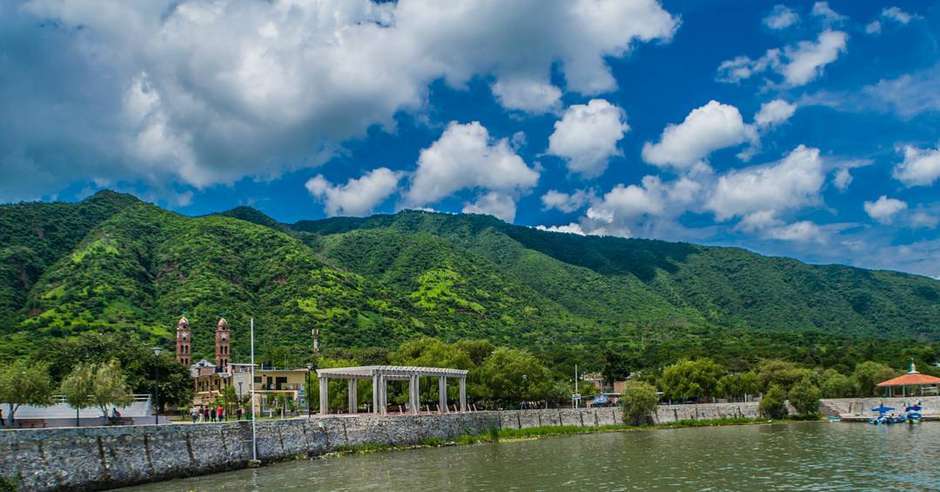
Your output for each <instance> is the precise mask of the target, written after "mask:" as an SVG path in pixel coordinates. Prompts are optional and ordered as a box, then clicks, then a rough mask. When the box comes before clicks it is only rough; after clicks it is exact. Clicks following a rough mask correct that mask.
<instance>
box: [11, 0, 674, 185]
mask: <svg viewBox="0 0 940 492" xmlns="http://www.w3.org/2000/svg"><path fill="white" fill-rule="evenodd" d="M11 18H12V20H11ZM47 21H49V22H47ZM0 23H2V25H0V30H5V31H6V30H7V27H8V26H9V25H10V24H8V23H15V25H16V26H17V29H18V30H17V31H15V32H17V33H19V32H22V33H25V34H24V35H23V36H24V41H23V42H24V43H25V42H32V41H33V40H34V39H35V38H37V37H40V36H39V35H38V31H35V30H32V31H31V30H30V29H45V28H44V27H31V26H55V27H50V29H59V30H60V31H61V32H60V34H62V35H56V36H45V38H47V40H44V41H43V43H42V44H41V45H37V46H40V47H41V48H42V50H43V52H42V53H38V54H36V55H35V56H34V58H36V59H42V58H43V57H44V56H46V55H50V56H54V58H52V59H53V61H55V63H48V64H47V63H43V64H35V63H34V60H33V59H27V58H22V57H17V58H5V59H4V60H3V62H2V66H0V68H2V69H3V71H4V72H5V73H14V74H16V77H17V78H18V79H20V78H22V79H23V80H25V81H28V80H30V79H32V80H34V81H35V80H43V81H44V83H46V82H48V85H52V86H56V90H50V91H47V92H46V93H47V94H48V96H46V99H40V100H38V102H37V97H40V96H36V92H35V91H32V90H26V89H23V91H25V92H23V91H20V92H17V91H19V88H21V87H22V88H29V87H30V86H29V84H22V85H21V84H19V83H17V84H15V85H13V86H8V87H14V88H17V91H12V92H4V93H3V94H0V119H14V115H19V114H26V113H29V114H37V115H39V114H42V113H43V112H49V111H52V113H49V114H45V115H44V116H47V117H48V116H49V115H51V114H54V115H56V117H57V121H61V118H62V117H63V116H64V117H65V122H64V124H65V125H67V126H68V127H69V128H73V129H75V130H70V131H71V132H73V133H74V134H69V135H63V136H66V137H68V140H67V141H62V145H63V147H64V148H67V149H71V152H69V155H70V159H65V160H64V161H68V162H69V164H68V165H66V164H56V162H55V161H54V160H49V159H47V160H46V161H43V162H40V163H38V164H35V166H46V167H49V168H50V171H49V173H48V176H46V175H40V173H30V174H29V175H26V174H24V175H18V174H16V173H12V172H10V171H9V170H10V169H14V168H13V166H9V165H6V164H4V165H3V166H2V167H0V181H6V182H12V181H16V182H20V183H23V182H26V181H27V180H30V181H32V182H42V183H43V185H42V187H43V188H53V189H54V188H55V187H56V184H55V183H59V185H60V186H61V185H62V184H63V183H65V182H69V181H70V180H72V179H87V178H89V177H92V178H93V177H101V176H109V177H114V178H116V179H126V178H134V179H136V178H141V177H143V178H145V179H150V180H152V181H160V180H166V179H173V180H179V181H182V182H184V183H187V184H191V185H194V186H197V187H202V186H208V185H211V184H215V183H230V182H234V181H235V180H238V179H240V178H242V177H245V176H253V177H261V178H268V177H273V176H277V175H279V174H280V173H283V172H284V171H286V170H291V169H296V168H302V167H310V166H314V165H317V164H319V163H321V162H323V161H324V160H326V159H329V158H330V157H331V156H333V155H335V153H336V152H337V151H338V150H339V149H341V148H342V145H343V143H344V142H346V141H347V140H348V139H350V138H357V137H360V136H362V135H365V133H366V131H367V130H368V129H369V128H371V127H374V126H378V127H380V128H383V129H386V130H388V131H394V127H395V115H396V114H398V113H399V112H412V113H422V112H424V111H426V109H427V103H428V101H427V99H428V87H429V85H430V84H431V83H433V82H434V81H437V80H444V81H445V83H447V84H449V85H450V86H452V87H454V88H457V89H458V90H460V89H462V88H464V87H466V84H467V83H468V82H469V81H470V80H473V79H474V78H482V79H484V80H491V81H492V88H493V92H494V95H495V97H496V98H497V99H498V100H499V101H500V102H501V103H502V104H504V105H505V106H506V107H507V108H510V109H520V110H523V111H531V112H540V111H549V110H552V109H553V108H554V107H556V106H557V104H558V101H559V97H560V95H561V93H562V87H559V86H556V85H554V83H553V79H552V74H553V71H556V72H555V73H557V74H558V75H559V76H560V77H559V78H560V79H561V80H562V82H563V88H564V90H565V91H568V92H574V93H580V94H583V95H596V94H599V93H603V92H609V91H613V90H615V89H616V88H617V81H616V80H615V79H614V77H613V76H612V74H611V72H610V67H609V66H608V64H607V60H609V59H616V58H622V57H624V56H626V55H627V54H628V53H629V52H630V51H631V50H632V49H633V48H634V47H635V46H636V45H637V44H638V43H643V42H650V41H669V40H670V39H671V37H672V35H673V33H674V32H675V31H676V29H677V28H678V25H679V19H678V18H677V17H674V16H672V15H670V14H669V12H667V11H665V10H664V9H663V8H662V6H661V5H660V4H659V3H658V2H657V1H656V0H635V1H629V2H626V1H624V2H612V1H601V0H573V1H542V0H521V1H517V2H511V3H504V2H478V1H475V0H453V1H446V2H439V1H433V0H400V1H398V2H382V3H375V2H372V1H369V0H322V1H301V0H271V1H264V2H251V1H249V2H245V1H236V0H217V1H212V2H208V1H203V0H153V1H149V2H109V3H107V5H103V4H102V3H101V2H98V1H94V0H74V1H69V2H62V1H59V0H30V1H28V2H26V3H25V6H24V8H22V9H16V10H15V11H14V12H12V13H11V15H9V16H8V15H4V16H3V19H0ZM23 26H26V27H23ZM20 27H22V28H21V29H20ZM8 32H12V31H8ZM65 33H68V34H67V35H66V34H65ZM55 43H60V44H55ZM21 58H22V59H21ZM60 61H64V62H65V63H62V62H60ZM11 64H12V65H11ZM76 67H77V69H76ZM72 69H75V70H72ZM143 79H146V84H145V85H146V92H147V97H149V98H150V101H151V106H149V107H148V109H149V111H148V113H146V115H145V117H143V118H141V119H138V120H136V121H134V122H125V121H124V120H123V117H122V118H117V117H116V116H115V115H117V114H119V113H121V112H122V111H119V110H118V111H115V108H114V107H115V106H123V105H124V104H125V101H123V100H122V97H121V95H122V94H125V93H127V92H128V91H129V90H137V89H136V88H135V85H140V84H139V83H138V82H136V81H137V80H143ZM33 85H34V84H33ZM559 85H562V84H559ZM74 87H85V88H90V89H89V90H87V91H83V92H82V95H81V98H74V97H73V98H69V99H63V98H62V97H60V93H68V92H69V91H71V92H75V91H74V90H73V89H74ZM128 88H131V89H128ZM24 94H25V95H28V96H30V97H29V98H27V97H25V96H24ZM126 104H127V112H129V113H138V114H139V112H137V111H135V107H134V104H135V103H134V102H132V101H127V102H126ZM37 108H38V109H42V110H43V111H36V109H37ZM23 128H31V127H30V126H24V127H23ZM21 131H22V132H25V131H26V130H21ZM48 137H49V135H48V134H39V135H33V134H26V133H22V134H18V135H15V136H12V137H10V138H9V139H3V140H0V145H2V146H0V156H4V157H3V158H4V162H6V161H7V160H11V159H12V158H8V157H7V156H14V155H24V156H33V155H39V154H38V153H37V152H35V148H36V147H38V146H41V145H43V143H44V142H45V141H46V140H47V139H48ZM115 138H116V139H119V140H122V141H125V142H128V145H126V146H125V147H126V148H124V149H119V148H117V147H115V146H112V145H108V143H110V142H111V141H112V140H113V139H115ZM76 149H77V150H80V152H78V151H76ZM140 156H145V157H147V158H148V159H147V161H146V162H145V165H144V166H136V165H130V164H128V162H134V163H136V162H138V161H140V160H142V159H140ZM79 158H80V159H79ZM82 163H85V164H82ZM102 163H104V164H102ZM29 166H34V164H33V163H29V162H27V163H23V164H22V165H20V166H19V167H20V168H27V167H29ZM53 166H57V167H55V168H54V169H53V168H52V167H53ZM92 171H93V172H92ZM47 178H48V179H47ZM10 188H11V189H15V186H13V185H11V186H10ZM0 191H2V189H0Z"/></svg>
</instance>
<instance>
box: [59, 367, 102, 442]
mask: <svg viewBox="0 0 940 492" xmlns="http://www.w3.org/2000/svg"><path fill="white" fill-rule="evenodd" d="M59 391H61V392H62V394H63V395H65V402H66V403H68V404H69V406H71V407H72V408H74V409H75V426H76V427H78V426H79V425H81V424H80V421H79V411H81V409H83V408H88V407H91V406H93V405H94V404H95V402H94V392H95V369H94V366H92V365H90V364H80V365H78V366H76V367H75V369H73V370H72V372H71V373H70V374H69V375H68V376H66V377H65V379H63V380H62V384H61V385H60V389H59Z"/></svg>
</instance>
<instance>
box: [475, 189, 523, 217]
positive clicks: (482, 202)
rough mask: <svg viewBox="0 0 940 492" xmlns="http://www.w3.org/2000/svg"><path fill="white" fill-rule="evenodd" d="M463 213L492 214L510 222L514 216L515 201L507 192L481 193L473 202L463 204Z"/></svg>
mask: <svg viewBox="0 0 940 492" xmlns="http://www.w3.org/2000/svg"><path fill="white" fill-rule="evenodd" d="M463 213H465V214H486V215H492V216H494V217H496V218H498V219H501V220H504V221H506V222H512V221H513V220H514V219H515V218H516V201H515V200H514V199H513V197H511V196H509V195H507V194H504V193H499V192H496V191H491V192H489V193H485V194H483V195H482V196H481V197H479V198H478V199H477V201H475V202H473V203H466V204H464V207H463Z"/></svg>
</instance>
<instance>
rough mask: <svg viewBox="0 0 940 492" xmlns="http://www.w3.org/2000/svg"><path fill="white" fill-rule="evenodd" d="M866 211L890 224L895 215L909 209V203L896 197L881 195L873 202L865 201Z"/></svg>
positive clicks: (874, 217)
mask: <svg viewBox="0 0 940 492" xmlns="http://www.w3.org/2000/svg"><path fill="white" fill-rule="evenodd" d="M864 207H865V213H867V214H868V216H869V217H871V218H872V219H875V220H876V221H878V222H881V223H882V224H890V223H891V222H892V221H893V220H894V216H895V215H897V214H898V213H899V212H902V211H904V210H906V209H907V203H906V202H904V201H901V200H898V199H896V198H888V197H887V196H885V195H881V196H880V197H878V199H877V200H875V201H873V202H865V203H864Z"/></svg>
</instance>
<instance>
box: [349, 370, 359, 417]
mask: <svg viewBox="0 0 940 492" xmlns="http://www.w3.org/2000/svg"><path fill="white" fill-rule="evenodd" d="M346 384H347V389H348V391H349V395H347V401H348V402H349V413H357V412H358V411H359V410H358V408H357V407H358V406H359V402H358V399H359V395H358V393H359V388H358V381H356V379H355V378H353V379H349V380H347V381H346Z"/></svg>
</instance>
